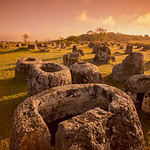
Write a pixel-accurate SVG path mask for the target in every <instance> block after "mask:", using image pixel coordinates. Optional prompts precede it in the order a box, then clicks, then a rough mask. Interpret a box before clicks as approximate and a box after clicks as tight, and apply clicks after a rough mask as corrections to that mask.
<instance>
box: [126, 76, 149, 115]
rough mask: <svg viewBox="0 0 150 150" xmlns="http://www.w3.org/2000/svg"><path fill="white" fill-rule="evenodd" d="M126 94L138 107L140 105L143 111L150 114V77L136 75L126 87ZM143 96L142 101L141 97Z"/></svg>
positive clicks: (129, 80) (128, 81) (127, 82)
mask: <svg viewBox="0 0 150 150" xmlns="http://www.w3.org/2000/svg"><path fill="white" fill-rule="evenodd" d="M124 88H125V91H126V93H127V94H128V95H129V96H130V97H131V98H132V100H133V102H134V103H135V104H136V105H140V107H142V109H143V111H145V112H149V113H150V76H149V75H134V76H132V77H130V78H129V79H128V80H127V81H126V82H125V85H124ZM138 95H141V96H142V97H141V99H139V96H138Z"/></svg>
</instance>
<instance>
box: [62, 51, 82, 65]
mask: <svg viewBox="0 0 150 150" xmlns="http://www.w3.org/2000/svg"><path fill="white" fill-rule="evenodd" d="M78 62H82V57H81V54H80V53H79V52H74V53H67V54H65V55H64V56H63V63H64V65H65V66H70V65H72V64H74V63H78Z"/></svg>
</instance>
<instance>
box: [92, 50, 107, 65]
mask: <svg viewBox="0 0 150 150" xmlns="http://www.w3.org/2000/svg"><path fill="white" fill-rule="evenodd" d="M93 61H94V62H95V63H97V64H100V65H103V64H108V63H109V61H110V55H108V54H106V53H104V52H102V51H100V52H99V53H97V54H95V57H94V58H93Z"/></svg>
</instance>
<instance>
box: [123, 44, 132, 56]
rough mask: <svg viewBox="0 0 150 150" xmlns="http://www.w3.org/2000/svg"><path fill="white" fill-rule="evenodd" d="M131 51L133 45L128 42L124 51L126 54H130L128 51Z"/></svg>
mask: <svg viewBox="0 0 150 150" xmlns="http://www.w3.org/2000/svg"><path fill="white" fill-rule="evenodd" d="M132 51H133V45H130V44H128V45H127V46H126V50H125V53H126V54H130V53H132Z"/></svg>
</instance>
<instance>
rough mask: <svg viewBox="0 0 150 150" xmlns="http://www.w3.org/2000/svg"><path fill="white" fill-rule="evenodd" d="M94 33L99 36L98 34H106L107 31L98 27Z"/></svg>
mask: <svg viewBox="0 0 150 150" xmlns="http://www.w3.org/2000/svg"><path fill="white" fill-rule="evenodd" d="M96 32H97V33H99V34H100V33H106V32H107V30H106V29H104V28H103V27H100V28H97V29H96Z"/></svg>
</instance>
